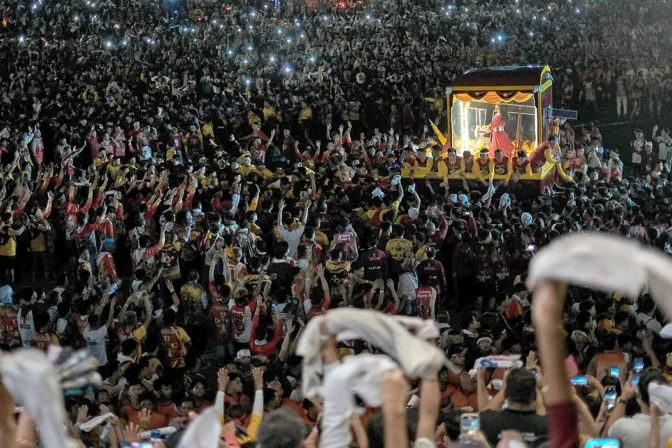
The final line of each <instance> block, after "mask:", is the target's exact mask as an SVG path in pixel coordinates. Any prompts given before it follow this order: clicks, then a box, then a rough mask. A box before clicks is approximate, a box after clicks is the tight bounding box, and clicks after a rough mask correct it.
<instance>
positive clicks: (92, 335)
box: [84, 325, 107, 366]
mask: <svg viewBox="0 0 672 448" xmlns="http://www.w3.org/2000/svg"><path fill="white" fill-rule="evenodd" d="M106 336H107V326H105V325H103V326H101V327H100V328H98V329H97V330H92V329H91V327H90V326H88V325H87V326H86V328H85V329H84V340H85V341H86V346H87V348H88V349H89V353H91V356H93V357H94V358H96V360H98V364H99V365H101V366H104V365H107V352H106V351H105V337H106Z"/></svg>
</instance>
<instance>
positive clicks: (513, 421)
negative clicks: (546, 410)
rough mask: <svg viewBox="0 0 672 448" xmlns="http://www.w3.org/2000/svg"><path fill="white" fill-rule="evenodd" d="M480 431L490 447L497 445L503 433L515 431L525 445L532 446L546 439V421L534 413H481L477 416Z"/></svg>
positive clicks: (509, 411) (508, 410) (504, 411)
mask: <svg viewBox="0 0 672 448" xmlns="http://www.w3.org/2000/svg"><path fill="white" fill-rule="evenodd" d="M479 416H480V420H481V430H482V431H483V433H484V434H485V436H486V437H487V438H488V441H489V442H490V444H491V445H492V446H495V445H497V443H498V442H499V439H500V438H501V434H502V432H503V431H507V430H515V431H518V432H519V433H520V434H521V435H522V436H523V440H524V441H525V442H526V443H527V444H534V443H538V442H541V441H543V440H545V439H546V438H547V437H548V419H547V418H546V417H545V416H541V415H537V413H536V412H535V411H517V410H513V409H503V410H501V411H483V412H481V413H480V414H479Z"/></svg>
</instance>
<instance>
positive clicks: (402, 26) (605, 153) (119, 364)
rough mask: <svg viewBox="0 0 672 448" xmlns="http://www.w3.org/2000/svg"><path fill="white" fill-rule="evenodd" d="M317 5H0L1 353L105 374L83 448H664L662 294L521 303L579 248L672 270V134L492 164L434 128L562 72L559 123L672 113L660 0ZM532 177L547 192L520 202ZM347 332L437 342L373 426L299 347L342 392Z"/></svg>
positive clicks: (390, 387) (576, 145)
mask: <svg viewBox="0 0 672 448" xmlns="http://www.w3.org/2000/svg"><path fill="white" fill-rule="evenodd" d="M325 6H327V5H324V4H322V3H319V4H318V3H315V2H308V3H306V4H299V3H298V2H287V3H282V2H272V3H267V4H264V3H261V4H252V3H241V2H231V3H226V2H214V1H209V0H189V1H187V2H178V1H166V2H164V3H162V4H159V3H157V2H136V1H134V0H123V1H122V0H120V1H118V2H117V1H109V0H108V1H102V0H101V1H94V0H88V1H84V0H77V1H70V0H68V1H59V2H50V1H48V0H38V1H36V2H35V3H34V4H31V5H28V4H25V3H23V2H7V3H5V4H4V5H3V7H2V9H1V10H0V12H1V14H2V22H1V23H0V54H1V55H2V56H3V60H4V61H5V63H4V64H3V65H2V67H0V78H2V80H3V81H4V85H5V88H4V89H3V91H2V101H1V102H0V123H1V126H2V130H1V131H0V157H1V163H2V170H1V172H0V179H1V180H2V187H1V190H0V201H2V208H1V209H0V212H1V214H0V265H1V266H0V268H1V271H0V276H1V277H2V285H3V286H2V287H1V288H0V320H1V322H2V326H1V327H0V347H1V348H2V350H3V352H10V351H15V350H17V349H19V348H21V347H34V348H37V349H40V350H45V351H46V350H48V349H49V346H51V345H58V346H61V347H72V348H81V349H86V350H88V352H89V353H90V354H91V356H93V357H94V358H95V359H96V361H97V364H98V371H99V373H100V375H101V377H102V379H103V382H102V385H101V387H99V388H97V389H91V390H87V391H84V392H85V393H83V394H82V395H81V396H71V397H68V398H66V402H65V407H66V413H67V416H68V423H69V424H68V434H69V435H70V437H72V438H74V439H76V440H78V441H79V443H80V444H83V445H84V446H94V445H98V446H113V447H114V446H125V445H124V443H136V442H138V441H139V440H141V439H143V438H149V436H147V437H145V436H146V434H145V433H146V432H148V431H149V432H150V433H151V438H152V439H154V438H156V439H159V438H160V435H157V434H156V433H153V432H152V431H157V430H158V431H159V432H161V433H162V434H163V437H164V439H170V438H171V436H170V435H169V434H170V433H172V432H173V431H177V433H178V434H182V433H183V428H184V427H185V426H187V425H188V423H189V422H190V421H192V420H193V419H194V414H196V415H198V414H200V413H202V412H204V411H205V410H207V409H209V408H211V407H212V406H214V408H215V409H216V410H217V413H218V415H219V416H220V418H221V421H222V423H224V426H223V430H222V437H223V439H222V440H223V441H224V440H225V441H226V444H227V445H228V446H236V445H238V446H242V445H243V444H245V445H247V446H253V445H254V443H256V444H260V445H261V446H263V447H264V448H270V447H273V446H277V447H283V448H284V447H298V446H299V445H300V444H302V443H304V444H305V445H306V446H309V445H311V446H312V445H315V446H322V445H324V446H325V447H326V446H327V445H334V446H336V445H338V446H346V445H348V444H350V443H351V441H352V438H351V436H350V435H349V429H351V430H352V433H353V435H354V440H355V442H356V443H357V444H358V445H359V446H360V447H366V446H372V447H374V446H375V447H378V446H381V447H382V446H393V445H394V446H399V447H404V446H408V444H407V443H406V441H408V440H411V441H413V440H415V441H416V442H415V443H416V444H420V445H423V444H427V446H429V445H430V444H431V445H434V444H443V445H444V446H449V445H450V444H451V443H457V444H460V443H466V442H469V443H478V444H481V445H483V446H486V445H492V446H494V445H498V444H500V443H506V444H513V443H516V444H518V445H520V444H527V445H530V446H532V445H535V446H536V445H541V444H545V443H550V444H551V445H552V446H554V447H555V446H568V447H569V446H572V447H574V446H579V443H583V442H584V441H585V440H584V439H590V438H599V437H600V436H602V437H612V438H617V439H619V440H620V442H621V443H622V445H623V446H626V447H628V448H629V447H636V446H642V444H646V443H648V441H649V440H650V439H651V440H655V441H656V442H655V443H657V444H659V445H660V446H666V444H667V440H668V436H672V429H670V426H669V425H670V421H672V420H671V419H670V418H669V416H668V415H666V414H665V415H662V414H663V413H664V412H666V411H664V410H661V409H659V407H657V406H652V405H651V402H650V399H649V395H648V389H647V387H648V385H649V383H653V384H665V383H667V382H668V378H667V375H668V374H672V370H671V369H672V357H670V356H669V355H670V353H671V352H672V348H671V347H670V346H669V345H668V344H667V343H666V342H665V339H664V338H662V337H661V336H660V331H661V329H662V327H663V326H664V323H665V319H664V316H663V315H662V314H661V313H660V311H659V310H658V309H657V307H656V305H655V303H654V301H653V299H652V298H651V297H650V296H648V295H647V294H643V295H641V296H639V297H627V296H625V295H623V294H606V293H602V292H597V291H595V290H591V289H587V288H584V287H576V286H574V287H570V288H569V289H568V291H567V293H566V296H567V299H566V300H565V302H564V303H565V305H564V307H559V304H560V303H562V297H564V296H565V292H564V290H562V288H561V287H559V286H558V285H551V286H549V285H548V284H545V285H540V286H539V287H537V288H534V295H535V301H534V303H535V306H534V309H532V308H531V303H532V294H533V292H532V290H531V289H530V288H528V286H529V285H527V284H526V276H527V271H528V266H529V264H530V262H531V260H532V259H533V258H534V256H535V254H536V253H537V252H538V251H539V250H540V249H541V248H542V247H544V246H546V245H547V244H549V243H550V242H551V241H553V240H556V239H557V238H559V237H561V236H564V235H567V234H570V233H577V232H585V231H593V232H604V233H610V234H615V235H620V236H622V237H627V238H630V239H633V240H636V241H639V242H640V243H641V244H642V245H644V246H648V247H652V248H655V249H657V250H660V251H662V252H664V253H667V254H670V253H672V243H671V242H670V237H671V236H672V209H671V208H670V203H669V198H670V197H672V187H671V186H670V185H669V183H668V178H669V175H670V168H671V167H670V159H671V157H672V153H671V152H670V151H669V148H670V147H671V146H672V143H671V142H670V135H669V129H667V128H661V129H660V132H659V128H658V127H657V126H656V127H655V128H653V129H652V130H651V132H649V130H648V129H647V130H644V131H642V130H640V129H636V130H634V131H633V138H632V141H630V142H627V141H626V142H622V141H610V139H609V135H608V134H606V135H603V134H602V132H600V129H599V128H598V127H597V126H595V125H591V126H585V127H580V128H578V127H577V128H572V126H571V123H566V124H565V125H564V126H563V127H562V129H560V132H559V133H558V135H553V136H551V138H549V141H548V142H546V143H543V144H542V145H540V146H539V147H538V148H536V149H535V151H534V152H533V153H532V154H531V155H530V156H529V157H528V155H527V154H526V153H525V152H524V151H523V152H521V153H514V154H511V157H510V158H503V154H502V152H501V151H495V154H494V157H493V158H492V159H488V151H487V148H486V150H485V151H483V152H481V153H480V154H474V155H467V154H462V155H458V153H457V152H456V151H455V150H453V149H451V148H449V147H447V146H443V145H440V144H437V139H436V138H435V136H434V135H433V134H432V133H431V132H430V131H429V129H428V128H427V125H428V124H429V122H430V120H433V121H434V122H436V123H441V122H442V121H441V120H442V119H443V120H444V121H443V122H445V101H444V97H443V95H444V92H445V88H446V86H448V85H449V84H450V80H451V79H452V78H453V77H454V76H455V75H456V74H458V73H461V72H463V71H464V70H465V69H467V68H471V67H474V66H480V65H482V66H496V65H512V64H531V63H535V64H536V63H543V64H549V65H550V66H551V67H552V68H553V71H554V75H555V81H554V86H555V92H554V94H555V99H556V101H555V102H556V105H557V106H559V107H560V106H561V107H566V108H576V109H578V110H579V112H580V118H581V119H582V120H583V119H585V120H590V119H596V118H601V117H608V116H613V117H615V116H618V117H627V118H632V117H638V116H646V117H651V118H653V119H658V118H662V117H665V116H667V115H669V112H670V110H669V108H670V103H671V102H672V96H671V95H669V93H670V92H672V84H670V83H668V80H669V79H670V76H672V73H670V67H669V64H668V62H667V59H666V56H667V55H668V54H670V46H671V45H672V41H671V40H670V38H669V37H668V36H669V35H670V34H669V33H667V31H668V30H669V28H670V24H669V21H667V20H666V17H667V15H666V14H668V12H669V11H668V10H669V5H668V4H667V2H665V1H664V0H660V1H658V0H646V1H644V2H604V1H586V2H583V3H579V2H577V1H576V0H569V1H566V2H565V1H560V2H557V3H547V2H536V1H532V2H524V3H523V2H522V1H519V0H511V1H508V0H507V1H506V2H504V3H503V4H500V3H499V2H492V1H490V2H485V1H480V0H479V1H475V0H472V1H463V2H449V3H446V4H435V3H432V2H404V1H400V2H396V1H395V2H392V1H389V2H383V3H382V4H376V5H370V4H366V5H363V4H362V3H361V2H357V3H351V2H347V3H345V2H342V3H336V4H334V5H333V8H332V7H329V8H325ZM328 6H332V5H328ZM623 23H628V26H627V27H624V26H622V24H623ZM603 145H605V146H607V147H610V148H611V149H607V148H605V147H604V146H603ZM616 148H619V149H620V150H621V151H625V153H626V154H628V155H630V154H632V159H631V160H627V164H626V165H627V171H625V172H626V173H631V175H630V176H624V167H623V163H622V162H621V159H620V155H619V154H620V151H619V150H618V149H616ZM546 163H553V164H555V166H556V172H557V173H558V175H557V179H556V183H554V184H552V185H551V186H549V187H548V188H546V189H545V190H544V191H543V192H541V193H540V194H538V195H532V196H530V195H529V194H518V193H520V189H519V188H517V185H518V184H519V175H520V174H527V173H531V172H534V171H536V170H538V169H540V168H541V167H542V166H543V165H544V164H546ZM423 170H425V171H427V172H429V171H434V172H436V174H437V175H436V176H424V175H422V174H421V173H423ZM500 170H501V171H500ZM465 172H466V173H474V174H475V177H476V179H475V180H468V179H466V178H464V176H462V175H461V174H464V173H465ZM495 174H496V175H497V176H495ZM502 175H505V176H504V177H505V178H504V179H502ZM425 177H427V178H425ZM537 304H539V305H538V306H537ZM558 307H559V308H558ZM330 310H332V312H331V314H330ZM334 310H338V311H347V310H359V311H360V312H361V313H363V314H362V315H364V316H369V314H368V312H371V313H373V312H374V311H375V312H376V313H375V314H372V315H371V316H383V317H380V319H383V321H381V322H388V320H387V319H392V316H397V317H398V316H402V317H415V318H420V319H422V320H423V321H431V322H433V324H432V328H433V329H434V330H435V331H436V334H434V333H432V337H431V338H430V339H431V340H432V344H428V345H432V346H435V347H438V349H440V351H441V352H442V356H445V360H446V361H445V365H444V366H443V367H441V368H437V369H435V370H434V371H432V372H430V373H429V374H427V375H425V376H423V377H421V378H420V379H419V381H418V380H417V379H414V380H413V381H412V382H411V383H410V385H409V382H408V380H407V379H406V378H405V377H404V375H403V374H401V373H400V372H399V371H397V370H389V371H388V372H387V373H384V374H381V377H380V379H379V383H380V384H381V385H380V397H379V398H380V400H378V401H379V402H380V403H379V404H380V406H371V405H367V403H365V402H364V401H366V400H364V401H362V399H363V397H364V396H365V395H366V394H365V393H364V392H363V391H362V394H360V396H358V397H357V400H353V402H352V403H349V402H348V403H347V404H346V403H343V402H339V403H338V406H334V404H333V403H332V402H331V401H330V400H328V399H324V396H322V398H323V399H319V398H316V397H315V396H312V395H310V396H308V395H306V394H305V393H304V392H305V390H306V387H305V382H306V378H304V375H303V374H302V370H303V372H304V373H305V369H306V358H305V354H302V353H300V352H301V350H300V346H301V344H302V343H304V344H305V342H304V341H305V340H307V338H304V341H302V339H301V338H302V335H303V334H304V332H305V333H306V334H310V336H311V337H310V340H311V341H313V339H316V340H319V344H320V347H319V353H320V356H319V358H320V362H322V363H324V364H325V374H324V381H325V385H324V393H325V394H326V393H327V392H328V391H329V390H330V388H329V386H330V385H331V386H332V387H331V396H332V397H333V396H334V391H333V389H334V387H335V386H333V385H334V384H341V383H339V382H338V381H339V378H338V377H337V375H336V374H335V373H334V372H335V370H329V369H334V368H335V365H337V364H338V363H339V362H340V361H341V360H343V364H342V365H348V361H347V360H348V359H351V358H353V357H354V358H358V357H361V358H360V359H362V360H364V359H366V358H367V356H369V355H367V354H371V353H380V351H381V346H379V345H377V344H375V343H371V341H367V340H365V339H366V338H346V339H345V340H341V339H340V338H339V340H336V339H335V337H334V336H335V334H333V333H334V330H333V329H330V328H328V327H327V325H325V324H321V325H320V329H319V335H318V334H317V333H315V331H312V332H311V331H310V326H311V322H327V316H330V315H333V316H336V315H337V314H338V313H334V312H333V311H334ZM376 319H378V318H376V317H371V320H372V321H375V320H376ZM393 320H394V319H393ZM398 321H399V322H410V321H404V320H403V319H401V320H398ZM413 322H415V321H414V320H413ZM395 325H396V324H395ZM313 326H315V324H313ZM556 327H557V329H558V332H555V330H556ZM313 343H315V341H313ZM435 347H429V348H435ZM403 350H404V347H398V348H397V351H403ZM537 351H539V353H540V357H541V360H540V361H537V355H536V353H537ZM565 351H566V353H565ZM386 352H387V350H386ZM0 353H2V352H0ZM550 354H554V356H551V355H550ZM498 356H499V357H498ZM483 358H485V359H486V361H482V359H483ZM565 359H566V363H564V360H565ZM1 360H2V355H0V363H1V362H2V361H1ZM561 361H562V362H561ZM369 362H371V361H369ZM488 362H489V364H488ZM363 363H364V361H362V364H363ZM498 363H499V364H498ZM331 364H333V365H332V366H330V367H329V369H328V368H327V366H328V365H331ZM383 364H384V363H383ZM642 365H643V366H644V367H642ZM479 366H480V367H479ZM377 368H380V365H377ZM633 372H634V373H633ZM330 373H331V374H330ZM568 376H569V377H581V378H582V379H583V382H579V383H578V385H577V387H575V388H574V389H570V387H569V377H568ZM634 378H636V380H635V381H634V383H633V379H634ZM340 380H341V381H343V380H342V378H341V379H340ZM637 381H639V384H638V385H637V384H636V383H637ZM563 382H564V383H563ZM0 384H1V383H0ZM562 384H565V385H566V387H565V386H558V385H562ZM343 387H344V388H345V387H347V384H345V385H343ZM571 390H574V392H575V393H574V394H570V391H571ZM612 391H614V392H613V393H612ZM6 392H7V391H5V390H4V388H3V387H1V386H0V403H3V406H1V407H0V408H1V409H0V414H1V415H0V425H2V428H1V429H0V447H4V446H5V445H6V446H24V445H26V446H28V445H30V446H32V443H33V441H34V440H38V439H39V436H38V435H36V434H35V432H34V431H33V430H32V427H31V424H30V423H26V424H23V425H22V424H21V422H23V421H24V420H23V419H20V420H19V427H18V435H17V439H16V441H15V440H8V439H7V437H8V435H12V436H13V435H15V434H17V433H16V428H15V413H14V410H13V402H12V400H11V399H10V398H9V397H8V395H7V394H6ZM10 392H11V391H10ZM613 394H616V395H614V396H612V395H613ZM344 396H345V397H347V395H344ZM339 400H341V401H343V400H344V398H343V397H340V398H339ZM373 401H376V400H373ZM10 402H12V409H9V408H8V406H9V403H10ZM339 406H340V407H339ZM381 409H382V410H381ZM339 412H341V414H340V415H339ZM657 413H658V414H661V415H662V416H661V417H660V419H655V418H654V417H655V416H656V415H657ZM106 415H111V417H109V418H108V419H107V421H108V426H107V427H106V426H105V425H102V426H97V427H95V428H94V429H90V425H89V426H87V425H86V423H87V422H90V421H91V420H92V419H93V418H95V417H98V416H106ZM474 415H477V416H478V418H477V420H480V423H479V424H480V428H479V427H476V430H474V428H473V427H470V428H467V429H466V430H465V428H466V426H465V425H467V423H465V422H468V421H470V420H469V419H470V418H472V419H473V418H475V417H474ZM343 416H345V417H346V419H345V420H343ZM339 419H340V420H339ZM577 419H578V420H577ZM577 421H578V422H579V423H578V426H577ZM335 422H336V423H335ZM24 423H25V422H24ZM82 427H83V428H86V429H85V430H83V429H82ZM166 428H168V429H169V430H168V431H166ZM334 428H339V429H340V430H341V432H340V433H336V434H335V433H334ZM559 431H564V432H563V433H562V434H559V433H558V432H559ZM344 432H345V434H344ZM658 433H660V434H659V435H658ZM141 434H144V435H141ZM579 435H581V437H582V438H583V439H579ZM650 435H657V438H654V437H651V438H650ZM3 437H5V438H4V439H3ZM174 438H175V437H173V439H174ZM580 440H582V441H581V442H580ZM40 443H41V444H43V445H44V446H48V445H47V442H45V441H44V440H42V441H41V442H40ZM154 443H156V444H157V445H158V444H160V443H164V442H159V441H158V440H157V441H154ZM165 443H166V445H167V446H168V445H170V443H171V440H166V441H165ZM172 443H174V441H173V442H172ZM222 443H224V442H222ZM655 443H654V445H649V446H651V447H653V446H656V445H655ZM129 446H130V445H129ZM182 446H191V445H182ZM594 446H595V445H592V446H591V448H592V447H594Z"/></svg>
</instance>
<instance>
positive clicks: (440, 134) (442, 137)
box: [429, 120, 448, 145]
mask: <svg viewBox="0 0 672 448" xmlns="http://www.w3.org/2000/svg"><path fill="white" fill-rule="evenodd" d="M429 122H430V123H431V125H432V129H433V130H434V133H435V134H436V137H437V138H438V139H439V141H440V142H441V144H442V145H445V144H446V142H447V141H448V139H447V138H446V137H444V136H443V134H442V133H441V131H439V128H437V127H436V125H435V124H434V122H433V121H432V120H429Z"/></svg>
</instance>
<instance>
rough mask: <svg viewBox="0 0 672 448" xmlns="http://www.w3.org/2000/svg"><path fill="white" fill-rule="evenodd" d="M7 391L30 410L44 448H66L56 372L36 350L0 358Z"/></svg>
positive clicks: (6, 354) (59, 389) (27, 350)
mask: <svg viewBox="0 0 672 448" xmlns="http://www.w3.org/2000/svg"><path fill="white" fill-rule="evenodd" d="M0 375H1V376H2V382H3V383H4V385H5V387H6V388H7V391H8V392H9V393H10V394H11V395H12V397H14V399H15V400H16V401H17V402H18V403H20V404H21V405H22V406H23V407H24V409H26V410H27V411H28V414H29V415H30V416H31V418H32V419H33V421H34V422H35V424H36V425H37V428H38V430H39V432H40V442H41V444H42V446H44V447H45V448H65V447H66V437H65V432H64V428H63V422H64V421H65V405H64V403H63V392H62V391H61V388H60V385H59V382H58V374H57V372H56V369H55V368H54V367H53V366H52V365H51V363H50V362H49V361H48V360H47V356H46V355H45V354H44V353H43V352H42V351H40V350H37V349H21V350H17V351H15V352H12V353H5V354H4V355H3V356H2V358H0Z"/></svg>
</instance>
